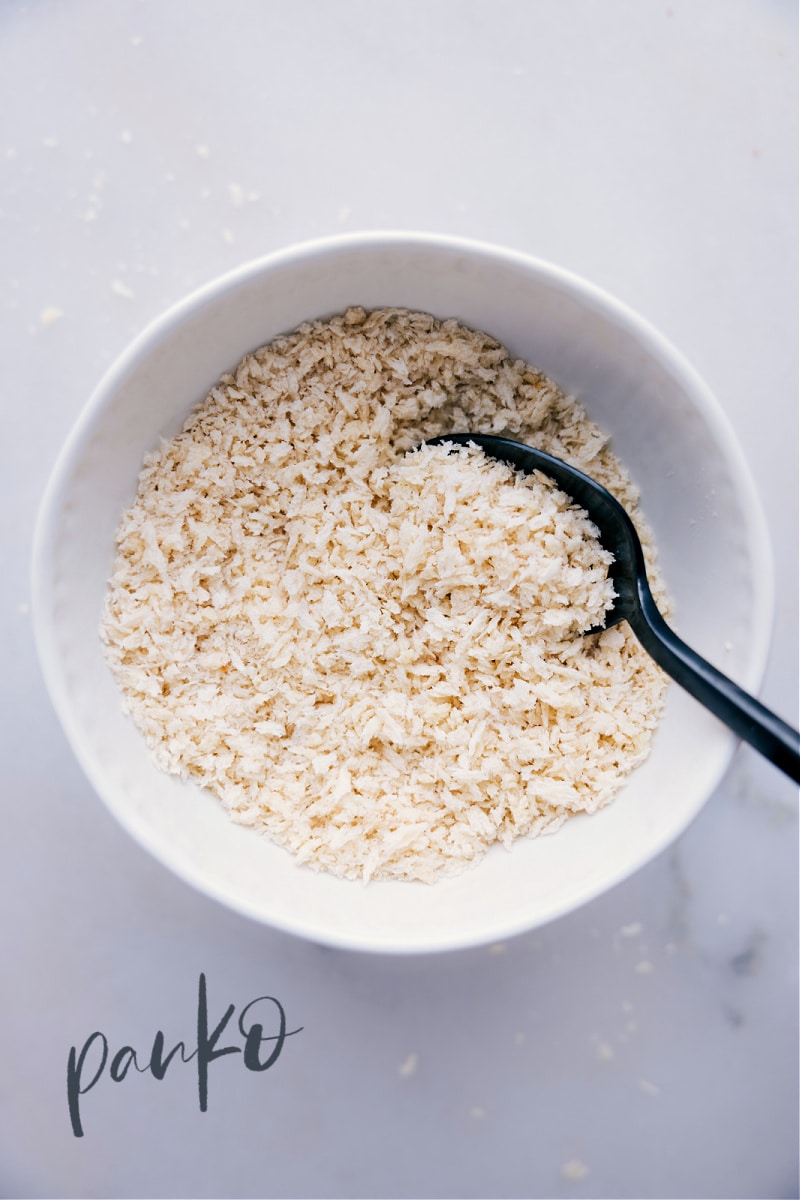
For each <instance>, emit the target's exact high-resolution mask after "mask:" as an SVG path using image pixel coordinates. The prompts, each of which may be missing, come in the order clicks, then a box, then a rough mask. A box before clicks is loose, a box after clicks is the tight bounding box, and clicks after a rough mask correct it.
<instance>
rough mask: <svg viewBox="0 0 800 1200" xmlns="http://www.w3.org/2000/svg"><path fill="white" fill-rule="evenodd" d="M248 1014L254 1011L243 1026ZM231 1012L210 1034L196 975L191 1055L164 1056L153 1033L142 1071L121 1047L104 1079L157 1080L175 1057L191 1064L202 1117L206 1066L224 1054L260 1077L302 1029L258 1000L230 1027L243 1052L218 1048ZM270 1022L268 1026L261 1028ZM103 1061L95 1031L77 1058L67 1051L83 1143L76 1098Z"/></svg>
mask: <svg viewBox="0 0 800 1200" xmlns="http://www.w3.org/2000/svg"><path fill="white" fill-rule="evenodd" d="M256 1005H261V1006H262V1008H261V1009H258V1010H256ZM265 1006H271V1007H265ZM251 1010H256V1011H255V1012H254V1015H253V1018H252V1019H250V1020H249V1023H248V1018H249V1014H250V1012H251ZM235 1011H236V1006H235V1005H234V1004H229V1005H228V1007H227V1008H226V1009H225V1012H224V1013H223V1015H222V1017H221V1018H220V1019H219V1021H217V1023H216V1024H215V1025H214V1026H213V1028H211V1027H210V1025H209V1017H208V993H207V988H206V977H205V975H203V974H201V975H200V980H199V984H198V990H197V1048H196V1049H195V1050H193V1051H192V1052H191V1054H187V1053H186V1046H185V1043H184V1042H182V1041H181V1042H178V1043H177V1044H176V1045H175V1046H173V1047H172V1049H171V1050H170V1051H169V1053H168V1054H166V1055H165V1054H164V1034H163V1032H162V1030H160V1029H159V1030H158V1031H157V1032H156V1035H155V1037H154V1038H153V1046H152V1050H151V1051H150V1058H149V1060H148V1062H147V1063H146V1065H145V1066H140V1065H139V1059H138V1056H137V1054H136V1050H135V1049H134V1047H133V1046H127V1045H126V1046H121V1047H120V1049H119V1050H117V1052H116V1053H115V1054H114V1056H113V1058H112V1059H111V1065H110V1067H109V1070H108V1074H109V1076H110V1077H111V1079H112V1080H113V1082H114V1083H122V1081H123V1080H124V1079H125V1077H126V1075H127V1074H128V1071H129V1070H130V1068H131V1067H133V1068H134V1070H136V1071H138V1072H139V1073H140V1074H144V1073H145V1072H147V1071H149V1072H150V1074H151V1075H152V1076H153V1078H154V1079H157V1080H161V1079H163V1078H164V1076H165V1075H166V1073H167V1069H168V1068H169V1066H170V1063H172V1061H173V1060H174V1059H175V1058H176V1057H177V1058H178V1060H179V1061H180V1062H182V1063H188V1062H191V1061H192V1059H196V1064H197V1090H198V1097H199V1102H200V1111H201V1112H206V1110H207V1108H208V1069H209V1067H210V1065H211V1063H213V1062H214V1061H216V1059H218V1058H223V1057H224V1056H225V1055H227V1054H241V1055H242V1062H243V1064H244V1066H245V1068H246V1069H247V1070H248V1071H259V1072H260V1071H266V1070H268V1068H269V1067H271V1066H273V1064H274V1063H276V1062H277V1061H278V1058H279V1057H280V1054H281V1051H282V1050H283V1047H284V1043H285V1042H286V1039H287V1038H288V1037H293V1036H294V1035H295V1034H296V1033H300V1031H301V1029H302V1028H303V1027H302V1025H300V1026H298V1028H297V1029H290V1030H287V1028H286V1013H285V1012H284V1010H283V1005H282V1004H281V1003H280V1001H279V1000H276V999H275V997H274V996H258V997H257V998H256V999H255V1000H251V1001H250V1002H249V1004H246V1005H245V1006H244V1008H243V1009H242V1011H241V1012H240V1014H239V1019H238V1022H237V1025H236V1026H235V1027H234V1032H235V1029H236V1028H238V1031H239V1034H240V1035H241V1037H242V1039H243V1040H244V1046H240V1045H234V1044H228V1045H225V1044H219V1043H220V1039H222V1037H223V1034H224V1033H225V1031H226V1028H227V1026H228V1023H229V1022H230V1020H231V1017H232V1016H233V1014H234V1013H235ZM270 1018H271V1019H272V1023H271V1024H265V1022H268V1021H269V1019H270ZM265 1028H266V1029H269V1030H273V1029H276V1028H277V1032H269V1033H265V1032H264V1030H265ZM262 1046H269V1047H270V1050H269V1053H266V1050H265V1051H264V1053H265V1055H266V1057H265V1058H264V1060H263V1061H262V1058H261V1053H262V1051H261V1047H262ZM108 1055H109V1046H108V1038H107V1037H106V1036H105V1034H104V1033H101V1032H100V1031H99V1030H95V1032H94V1033H92V1034H90V1035H89V1037H88V1038H87V1039H86V1041H85V1042H84V1043H83V1046H82V1047H81V1050H80V1053H78V1050H77V1047H75V1046H70V1050H69V1055H68V1057H67V1106H68V1108H69V1119H70V1124H71V1126H72V1132H73V1134H74V1135H75V1137H83V1117H82V1114H81V1097H82V1096H85V1095H86V1094H87V1092H90V1091H91V1090H92V1088H93V1087H94V1086H95V1085H96V1084H97V1083H98V1082H99V1080H100V1079H101V1077H102V1075H103V1072H104V1071H105V1069H106V1064H107V1063H108Z"/></svg>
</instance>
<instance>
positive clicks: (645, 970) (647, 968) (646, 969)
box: [634, 958, 655, 975]
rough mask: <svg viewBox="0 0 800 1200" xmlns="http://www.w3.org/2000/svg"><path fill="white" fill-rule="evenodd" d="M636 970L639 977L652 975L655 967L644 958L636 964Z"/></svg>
mask: <svg viewBox="0 0 800 1200" xmlns="http://www.w3.org/2000/svg"><path fill="white" fill-rule="evenodd" d="M634 970H635V971H636V974H637V975H652V973H653V971H654V970H655V967H654V966H653V964H652V963H651V962H650V961H649V960H648V959H646V958H643V959H642V961H641V962H638V963H637V964H636V966H635V967H634Z"/></svg>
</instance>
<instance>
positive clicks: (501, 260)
mask: <svg viewBox="0 0 800 1200" xmlns="http://www.w3.org/2000/svg"><path fill="white" fill-rule="evenodd" d="M355 304H360V305H363V306H365V307H367V308H371V307H383V306H397V307H405V308H411V309H417V310H424V311H426V312H430V313H433V314H435V315H436V316H438V317H456V318H458V319H459V320H460V321H462V322H463V323H465V324H467V325H470V326H473V327H475V328H478V329H482V330H485V331H487V332H488V333H490V334H492V335H493V336H494V337H496V338H497V339H498V340H499V341H501V342H503V343H504V344H505V345H506V346H507V347H508V348H509V349H510V350H511V352H512V353H513V354H514V355H518V356H520V357H523V358H525V359H527V360H529V361H530V362H532V363H534V364H536V366H538V367H539V368H540V369H541V370H543V371H545V372H546V373H547V374H549V375H550V376H551V377H552V378H553V379H555V381H556V382H557V383H558V384H559V385H560V386H561V387H562V389H564V390H565V391H567V392H568V393H571V394H573V395H575V396H576V397H577V398H578V399H579V400H580V401H581V402H582V403H583V404H584V405H585V407H586V408H587V410H588V412H589V415H590V416H591V417H592V418H593V419H594V420H595V421H597V423H598V424H599V425H600V426H601V427H602V428H604V429H605V430H606V431H607V432H609V433H610V434H611V436H612V440H613V445H614V448H615V450H616V453H617V455H618V456H619V458H620V459H621V460H622V462H623V463H624V464H625V466H626V467H627V468H628V470H629V471H630V473H631V474H632V476H633V478H634V480H635V481H636V482H637V484H638V485H639V487H640V490H641V494H642V508H643V511H644V514H645V516H646V518H647V519H648V521H649V523H650V525H651V527H652V529H653V531H654V534H655V539H656V544H657V546H658V549H659V553H660V559H661V563H662V566H663V571H664V575H665V578H666V582H667V586H668V589H669V591H670V593H671V596H672V598H673V600H674V613H675V616H674V625H675V628H676V630H677V632H678V633H679V634H680V635H681V636H682V637H683V638H684V639H685V640H686V641H687V642H688V643H689V644H690V645H691V646H692V647H694V648H695V649H697V650H698V651H699V652H700V653H701V654H703V655H704V656H705V657H706V658H708V659H710V660H711V661H712V662H714V663H715V664H716V665H718V666H719V667H721V669H722V670H724V671H725V673H726V674H728V675H730V676H732V677H733V678H734V679H736V681H737V682H739V683H741V684H742V685H743V686H744V687H746V688H748V690H751V691H753V690H755V689H756V688H757V686H758V684H759V682H760V678H761V674H762V670H763V667H764V663H765V659H766V653H767V646H768V638H769V632H770V624H771V611H772V594H771V577H772V576H771V564H770V556H769V550H768V545H767V535H766V527H765V522H764V519H763V515H762V511H761V507H760V504H759V501H758V498H757V496H756V494H755V492H754V489H753V485H752V483H751V479H750V476H749V474H748V471H747V468H746V465H745V462H744V459H743V456H742V453H741V451H740V449H739V448H738V446H737V444H736V441H735V439H734V437H733V435H732V433H731V430H730V428H729V426H728V423H727V421H726V419H725V417H724V415H723V413H722V411H721V409H720V407H719V405H718V403H717V402H716V401H715V399H714V397H713V396H712V395H711V394H710V392H709V390H708V388H707V387H706V386H705V385H704V384H703V382H702V381H701V379H700V378H698V376H697V374H696V373H695V372H694V370H693V369H692V368H691V367H690V366H689V365H688V364H687V363H686V362H685V360H684V359H683V358H682V357H681V356H680V354H679V353H678V352H677V351H676V350H675V349H674V348H673V347H672V346H671V345H670V344H669V343H668V342H667V341H666V340H665V339H664V338H663V337H662V336H660V334H658V333H657V332H656V331H655V330H654V329H653V328H651V327H650V326H649V325H648V324H647V323H646V322H645V321H643V320H642V319H641V318H639V317H638V316H636V315H635V314H634V313H633V312H631V311H630V310H629V309H627V308H626V307H624V306H623V305H622V304H620V303H619V302H617V301H616V300H614V299H613V298H611V297H610V296H608V295H606V294H604V293H603V292H601V291H600V290H598V289H597V288H596V287H593V286H591V285H590V284H588V283H586V282H584V281H582V280H580V279H578V278H576V277H575V276H574V275H571V274H569V273H567V272H565V271H563V270H560V269H558V268H556V267H554V266H550V265H548V264H546V263H543V262H540V261H538V260H536V259H533V258H530V257H527V256H525V255H522V254H518V253H514V252H511V251H508V250H503V249H499V248H497V247H493V246H488V245H484V244H480V243H475V242H468V241H463V240H457V239H453V238H447V237H438V236H425V235H419V234H402V233H394V234H365V235H355V236H350V237H343V238H336V239H331V240H326V241H320V242H315V243H311V244H306V245H301V246H298V247H295V248H292V249H289V250H286V251H284V252H281V253H277V254H273V255H270V256H269V257H266V258H263V259H260V260H258V261H256V262H252V263H249V264H247V265H246V266H243V267H242V268H241V269H239V270H237V271H234V272H232V273H231V274H229V275H226V276H224V277H223V278H222V279H219V280H217V281H216V282H214V283H211V284H209V285H208V286H206V287H204V288H201V289H200V290H199V291H198V292H195V293H194V294H193V295H191V296H189V297H188V298H187V299H186V300H184V301H183V302H182V303H180V304H178V305H176V306H175V307H174V308H173V309H171V310H170V311H169V312H167V313H166V314H165V315H164V316H163V317H161V318H160V319H159V320H157V321H156V322H155V323H154V324H153V325H151V326H150V327H149V328H148V329H147V330H146V331H145V332H144V333H143V334H142V335H141V336H140V337H139V338H137V340H136V341H135V342H134V343H133V345H132V346H131V347H130V348H129V349H128V350H127V351H126V352H125V353H124V354H123V355H122V357H121V358H120V359H119V361H118V362H117V363H116V364H115V365H114V366H113V367H112V368H111V370H110V371H109V372H108V374H107V375H106V377H105V378H104V379H103V381H102V382H101V383H100V385H99V387H98V388H97V390H96V392H95V393H94V395H93V396H92V398H91V399H90V401H89V403H88V405H87V407H86V409H85V411H84V412H83V414H82V416H81V417H80V419H79V421H78V423H77V425H76V427H75V429H74V430H73V432H72V434H71V436H70V437H69V439H68V441H67V444H66V445H65V447H64V449H63V451H62V453H61V456H60V458H59V460H58V462H57V465H56V467H55V470H54V473H53V476H52V479H51V481H50V484H49V486H48V489H47V492H46V495H45V497H44V500H43V504H42V508H41V513H40V517H39V522H38V527H37V534H36V539H35V549H34V563H33V601H34V615H35V630H36V637H37V644H38V649H39V654H40V660H41V664H42V668H43V671H44V675H45V678H46V681H47V685H48V688H49V691H50V694H51V696H52V699H53V702H54V704H55V707H56V710H57V712H58V715H59V717H60V719H61V721H62V723H63V726H64V729H65V731H66V733H67V736H68V738H69V740H70V742H71V744H72V747H73V749H74V751H75V754H76V755H77V757H78V759H79V760H80V762H81V764H82V765H83V768H84V770H85V771H86V774H87V775H88V777H89V779H90V780H91V782H92V783H93V785H94V787H95V789H96V790H97V792H98V794H99V795H100V797H101V798H102V799H103V800H104V801H105V803H106V804H107V806H108V807H109V809H110V810H111V811H112V812H113V813H114V815H115V816H116V817H117V818H118V819H119V821H120V822H121V823H122V825H123V826H124V827H125V828H126V829H127V830H128V832H129V833H130V834H132V835H133V837H135V838H136V839H137V840H138V841H139V842H140V843H141V844H142V845H143V846H145V847H146V848H147V849H148V850H149V851H150V852H151V853H152V854H154V855H155V856H156V858H158V859H159V860H160V861H161V862H162V863H163V864H164V865H165V866H166V867H168V868H169V869H170V870H172V871H174V872H175V873H176V874H177V875H178V876H180V877H181V878H182V879H184V880H185V881H187V882H188V883H190V884H192V885H194V886H195V887H196V888H199V889H200V890H201V891H203V892H205V893H207V894H208V895H210V896H213V897H215V898H216V899H217V900H219V901H221V902H222V903H224V904H227V905H229V906H231V907H232V908H233V909H236V910H238V911H239V912H241V913H245V914H247V915H248V916H249V917H253V918H255V919H257V920H259V921H263V922H265V923H267V924H269V925H272V926H276V927H278V928H280V929H283V930H287V931H290V932H292V933H295V934H298V935H301V936H304V937H307V938H311V939H313V940H316V941H319V942H323V943H327V944H330V945H336V946H341V947H348V948H353V949H360V950H369V951H384V952H420V951H431V950H445V949H453V948H457V947H466V946H471V945H476V944H480V943H486V942H495V941H498V940H500V939H503V938H507V937H509V936H511V935H513V934H516V933H519V932H521V931H523V930H526V929H530V928H532V927H534V926H536V925H539V924H542V923H543V922H546V921H549V920H552V919H553V918H555V917H558V916H559V915H560V914H563V913H566V912H568V911H570V910H571V909H574V908H576V907H577V906H578V905H581V904H583V903H585V902H587V901H589V900H591V899H592V898H593V897H596V896H597V895H599V894H600V893H602V892H603V891H605V890H606V889H608V888H610V887H612V886H613V885H614V884H617V883H619V882H620V881H621V880H622V879H624V878H625V877H626V876H628V875H630V874H631V873H632V872H634V871H636V870H637V869H638V868H640V867H642V866H643V864H645V863H646V862H647V861H648V860H650V859H651V858H652V857H653V856H654V855H656V854H658V853H659V852H660V851H662V850H663V849H664V848H665V847H666V846H667V845H668V844H669V843H670V842H672V841H673V840H674V839H675V838H676V837H677V836H678V835H679V834H680V833H681V831H682V830H684V829H685V828H686V826H687V825H688V823H689V822H690V821H691V820H692V818H693V817H694V816H695V815H696V814H697V813H698V811H699V810H700V808H701V807H702V805H703V803H704V802H705V801H706V800H707V798H708V797H709V795H710V794H711V793H712V792H713V790H714V788H715V787H716V785H717V783H718V782H719V780H720V777H721V776H722V774H723V772H724V771H725V769H726V767H727V765H728V763H729V761H730V758H731V755H732V753H733V751H734V748H735V740H734V738H733V736H732V735H731V734H729V733H728V731H727V730H726V729H725V728H724V727H723V726H721V725H720V724H719V723H718V722H717V721H716V720H715V719H714V718H713V717H712V716H710V715H709V714H708V713H707V712H705V710H704V709H702V708H701V707H700V706H699V705H698V704H697V703H696V702H695V701H694V700H692V699H691V698H690V697H689V696H688V695H686V694H685V693H684V692H682V691H681V690H680V689H679V688H678V687H677V685H672V686H671V688H670V691H669V696H668V701H667V705H666V711H665V713H664V717H663V720H662V722H661V724H660V726H659V728H658V731H657V734H656V736H655V738H654V742H653V749H652V753H651V755H650V757H649V759H648V760H647V762H646V763H645V764H644V765H643V766H642V767H641V768H640V769H639V770H638V771H636V772H635V773H634V774H633V775H632V776H631V777H630V779H629V781H628V782H627V783H626V785H625V787H624V788H623V790H622V791H621V792H620V794H619V796H618V797H617V799H616V800H615V801H614V802H613V804H611V805H610V806H609V807H607V808H605V809H603V810H602V811H600V812H598V813H596V814H595V815H593V816H590V817H577V818H574V819H572V820H571V821H569V822H568V823H567V824H566V826H564V827H563V828H562V829H561V830H560V831H559V832H558V833H556V834H555V835H552V836H547V837H543V838H539V839H532V840H520V841H518V842H517V843H515V845H514V846H513V848H512V849H511V850H510V851H507V850H504V849H501V848H500V847H496V848H493V849H492V850H491V851H490V852H489V853H488V854H487V855H486V856H485V857H484V859H483V860H482V861H481V862H480V863H479V864H478V865H477V866H475V867H473V868H471V869H469V870H467V871H465V872H464V873H463V874H461V875H460V876H457V877H455V878H450V879H446V880H444V881H442V882H440V883H437V884H434V885H428V884H422V883H404V882H395V881H387V882H383V881H379V882H372V883H370V884H368V885H364V884H361V883H358V882H352V881H345V880H340V879H338V878H334V877H333V876H330V875H325V874H317V873H315V872H313V871H311V870H310V869H308V868H305V867H300V866H298V865H297V864H296V863H295V861H294V859H293V858H292V857H291V856H290V854H288V853H287V852H286V851H284V850H282V849H279V848H278V847H276V846H274V845H273V844H272V843H271V842H269V841H268V840H267V839H266V838H265V837H263V836H262V835H260V834H258V833H256V832H254V831H252V830H250V829H246V828H243V827H240V826H237V825H235V824H233V823H232V822H231V821H230V820H229V818H228V817H227V816H226V814H225V813H224V811H223V809H222V806H221V805H220V804H219V803H218V802H217V801H216V800H215V799H214V798H213V797H212V796H211V795H210V794H208V793H207V792H205V791H203V790H201V789H200V788H198V787H196V786H194V785H190V784H187V783H183V782H180V781H178V780H177V779H175V778H171V777H168V776H167V775H164V774H162V773H161V772H159V771H158V770H157V769H156V768H155V767H154V766H153V764H152V762H151V760H150V757H149V754H148V751H147V749H146V747H145V744H144V742H143V740H142V738H141V737H140V735H139V733H138V732H137V730H136V729H135V728H134V726H133V725H132V724H131V722H130V720H129V719H128V718H127V717H125V716H124V715H123V713H122V710H121V706H120V697H119V694H118V692H117V688H116V685H115V683H114V681H113V679H112V677H111V674H110V672H109V670H108V667H107V665H106V663H105V660H104V658H103V655H102V652H101V645H100V639H99V636H98V625H99V621H100V616H101V610H102V604H103V599H104V593H105V588H106V581H107V579H108V577H109V573H110V570H111V564H112V559H113V553H114V533H115V529H116V526H117V523H118V521H119V518H120V515H121V513H122V511H123V510H124V509H125V508H126V507H127V506H128V505H129V504H130V502H131V500H132V498H133V496H134V493H135V489H136V481H137V475H138V472H139V470H140V467H141V463H142V459H143V457H144V455H145V453H146V452H147V451H149V450H150V449H152V448H154V447H155V446H156V445H157V443H158V441H159V438H162V437H165V436H167V437H168V436H170V435H172V434H174V433H176V432H177V431H178V429H179V428H180V427H181V425H182V423H183V421H184V419H185V417H186V415H187V414H188V412H189V410H190V409H191V408H192V407H193V406H194V405H195V404H196V403H198V402H199V401H200V400H202V399H203V398H204V396H205V395H206V394H207V392H208V390H209V389H210V388H211V386H213V384H214V383H215V382H216V381H217V379H218V378H219V376H220V375H221V374H222V373H223V372H225V371H226V370H229V369H231V368H233V367H234V366H235V365H236V364H237V362H238V361H239V360H240V359H241V358H242V356H243V355H244V354H245V353H246V352H247V351H249V350H253V349H255V348H256V347H258V346H260V345H263V344H264V343H266V342H268V341H270V340H271V339H272V338H273V337H274V336H275V335H277V334H279V333H282V332H286V331H288V330H291V329H293V328H294V327H296V326H297V325H298V324H300V323H301V322H302V321H303V320H306V319H309V318H316V317H325V316H329V315H332V314H334V313H337V312H341V311H342V310H343V309H345V308H346V307H348V306H349V305H355Z"/></svg>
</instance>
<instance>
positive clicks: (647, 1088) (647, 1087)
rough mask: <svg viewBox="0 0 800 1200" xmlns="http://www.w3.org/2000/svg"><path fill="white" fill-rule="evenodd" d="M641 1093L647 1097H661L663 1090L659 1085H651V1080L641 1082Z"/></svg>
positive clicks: (641, 1080)
mask: <svg viewBox="0 0 800 1200" xmlns="http://www.w3.org/2000/svg"><path fill="white" fill-rule="evenodd" d="M639 1091H640V1092H644V1094H645V1096H660V1095H661V1088H660V1087H659V1086H658V1084H657V1083H651V1082H650V1080H649V1079H640V1080H639Z"/></svg>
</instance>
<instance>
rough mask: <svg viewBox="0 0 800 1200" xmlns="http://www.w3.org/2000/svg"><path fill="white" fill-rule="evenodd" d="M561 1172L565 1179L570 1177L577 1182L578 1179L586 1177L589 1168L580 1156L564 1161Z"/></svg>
mask: <svg viewBox="0 0 800 1200" xmlns="http://www.w3.org/2000/svg"><path fill="white" fill-rule="evenodd" d="M561 1174H562V1175H563V1177H564V1179H569V1180H571V1181H573V1182H576V1183H577V1182H578V1180H580V1179H585V1178H586V1176H587V1175H588V1174H589V1168H588V1167H587V1166H586V1163H583V1162H581V1160H580V1159H579V1158H571V1159H570V1160H569V1162H565V1163H564V1165H563V1167H562V1168H561Z"/></svg>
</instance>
